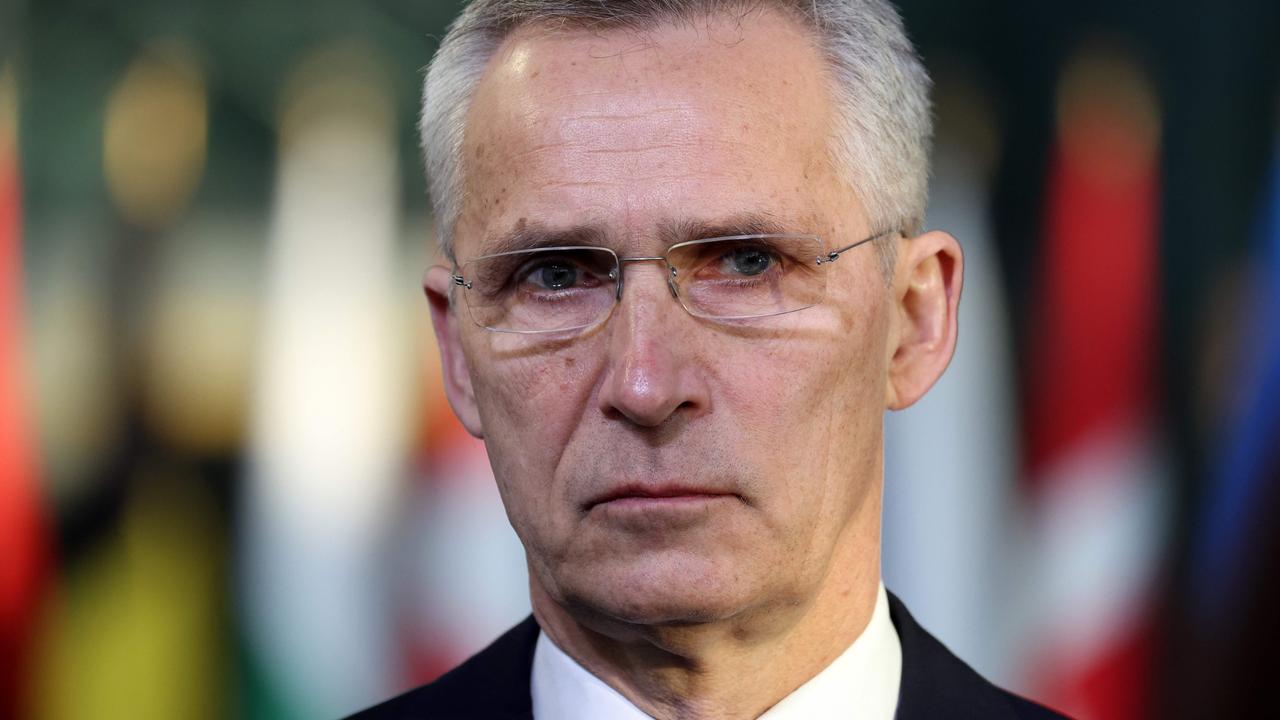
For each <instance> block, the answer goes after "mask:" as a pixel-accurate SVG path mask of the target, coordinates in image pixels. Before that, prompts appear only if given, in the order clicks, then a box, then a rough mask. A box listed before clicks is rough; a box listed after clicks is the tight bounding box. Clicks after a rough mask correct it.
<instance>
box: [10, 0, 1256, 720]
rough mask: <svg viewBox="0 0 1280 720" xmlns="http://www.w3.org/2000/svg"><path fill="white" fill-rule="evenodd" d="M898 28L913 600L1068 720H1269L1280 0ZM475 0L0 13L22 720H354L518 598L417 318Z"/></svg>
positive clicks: (901, 456) (968, 8) (901, 546)
mask: <svg viewBox="0 0 1280 720" xmlns="http://www.w3.org/2000/svg"><path fill="white" fill-rule="evenodd" d="M900 5H901V7H902V10H903V12H904V14H905V16H906V20H907V27H908V28H909V30H910V32H911V34H912V36H913V38H914V39H915V41H916V42H917V44H918V46H919V47H920V49H921V51H922V53H923V55H924V57H925V60H926V62H927V64H928V65H929V67H930V70H931V72H932V74H933V76H934V78H935V81H936V89H935V99H936V103H937V123H938V127H937V146H936V153H935V155H936V161H935V173H934V178H933V184H932V194H933V199H932V203H931V209H930V216H929V222H928V224H929V225H930V226H931V227H937V228H944V229H948V230H950V231H951V232H953V234H955V235H956V236H957V237H959V238H960V239H961V242H962V244H963V245H964V247H965V251H966V260H967V264H968V268H967V271H968V272H967V274H968V277H967V281H966V289H965V299H964V303H963V307H962V312H961V327H962V332H961V339H960V346H959V349H958V351H957V356H956V358H955V361H954V362H953V363H952V366H951V368H950V369H949V371H948V373H947V375H946V376H945V377H944V378H943V380H942V381H941V382H940V383H939V385H938V386H937V387H936V388H935V390H934V391H933V392H932V393H931V394H929V395H928V396H927V397H926V398H925V399H924V400H923V401H922V402H920V403H919V404H918V405H917V406H916V407H913V408H911V409H909V410H906V411H904V412H901V413H896V414H893V415H890V416H889V417H888V418H887V419H886V426H887V433H888V439H887V444H886V445H887V446H886V454H887V461H886V464H887V475H888V476H887V478H886V481H887V499H886V510H885V514H886V524H885V570H884V572H885V577H886V582H887V584H888V586H889V587H890V588H891V589H893V590H895V591H896V592H897V593H899V594H900V595H901V596H902V597H903V598H904V599H905V601H906V602H907V604H908V605H909V606H910V607H911V608H912V609H913V611H914V612H915V613H916V615H917V618H918V619H920V620H921V621H922V623H923V624H924V625H925V626H926V627H928V628H929V629H931V630H932V631H933V632H934V633H935V634H937V635H938V636H939V637H941V638H942V639H943V640H944V641H945V642H947V643H948V644H949V645H950V646H951V647H952V648H953V649H954V650H955V651H956V652H957V653H958V654H960V655H961V656H962V657H964V658H966V659H967V660H969V661H970V662H971V663H972V664H973V665H974V666H975V667H976V668H977V669H978V670H980V671H981V672H983V673H984V674H986V675H987V676H988V677H990V678H992V679H993V680H995V681H997V682H999V683H1002V684H1004V685H1006V686H1009V687H1011V688H1013V689H1016V690H1018V691H1021V692H1024V693H1027V694H1030V695H1032V696H1033V697H1036V698H1039V699H1041V700H1043V701H1045V702H1047V703H1049V704H1051V705H1053V706H1055V707H1058V708H1060V709H1062V710H1064V711H1067V712H1070V713H1072V714H1073V715H1076V716H1078V717H1081V718H1145V717H1175V718H1176V717H1187V718H1191V717H1250V716H1270V717H1276V716H1280V699H1278V698H1277V695H1276V694H1275V693H1274V691H1272V690H1270V689H1269V684H1270V682H1271V680H1272V678H1273V677H1274V675H1275V673H1276V671H1278V670H1280V618H1278V616H1277V613H1276V612H1275V610H1276V608H1277V607H1278V606H1280V567H1277V566H1280V524H1277V523H1275V522H1271V521H1270V518H1271V516H1272V515H1273V514H1275V513H1276V512H1278V511H1280V494H1278V493H1280V483H1278V482H1277V480H1280V144H1278V142H1277V141H1278V140H1280V122H1278V115H1277V110H1278V109H1280V5H1277V4H1276V3H1275V2H1274V1H1273V0H1259V1H1257V2H1246V1H1244V0H1237V1H1236V2H1226V3H1210V4H1208V5H1205V4H1202V3H1190V2H1155V1H1154V0H1141V1H1137V2H1130V3H1105V2H1100V1H1097V0H1094V1H1088V2H1052V3H1025V2H1014V1H1012V0H973V1H969V2H937V1H930V0H903V2H901V3H900ZM458 6H459V3H458V2H452V1H450V2H441V1H438V0H432V1H431V2H426V1H425V0H367V1H366V2H360V3H339V2H333V1H331V0H323V1H319V2H309V3H285V2H272V3H265V2H248V1H247V0H223V1H222V2H216V3H215V2H198V1H195V0H190V1H187V2H172V1H166V2H161V1H160V0H115V1H114V2H102V1H101V0H39V1H38V2H37V1H36V0H0V717H3V718H49V719H60V718H117V717H119V718H126V717H127V718H143V719H145V718H252V719H258V718H262V719H266V718H282V719H291V718H325V717H330V718H333V717H339V716H341V715H344V714H346V713H350V712H352V711H355V710H357V709H359V708H362V707H364V706H367V705H369V704H371V703H373V702H375V701H377V700H379V699H382V698H385V697H388V696H389V695H391V694H393V693H396V692H399V691H402V690H404V689H407V688H409V687H411V686H413V685H415V684H418V683H421V682H424V681H426V680H429V679H431V678H433V677H435V676H437V675H438V674H440V673H441V672H443V671H444V670H446V669H448V668H449V667H451V666H452V665H453V664H455V663H456V662H458V661H459V660H461V659H462V658H464V657H466V656H467V655H468V654H470V653H471V652H473V651H474V650H476V649H478V648H479V647H482V646H483V645H485V644H487V643H488V642H489V641H490V640H491V639H493V638H494V637H496V636H497V635H498V634H499V633H500V632H501V631H502V630H503V629H505V628H506V627H508V626H509V625H511V624H513V623H514V622H516V621H517V620H519V619H520V618H521V617H523V616H524V615H525V614H526V613H527V612H528V600H527V590H526V586H525V583H526V579H525V575H524V572H525V571H524V565H523V558H522V553H521V550H520V546H519V544H518V542H517V540H516V538H515V536H514V534H513V533H512V531H511V529H510V527H509V526H508V525H507V523H506V518H505V515H504V514H503V511H502V508H501V506H500V504H499V502H498V497H497V493H496V490H495V489H494V487H493V482H492V476H491V474H490V471H489V469H488V464H487V461H486V459H485V456H484V451H483V448H482V447H481V446H480V445H479V444H478V443H477V442H476V441H474V440H471V439H470V438H469V437H468V436H466V434H465V433H464V432H463V431H462V430H461V429H460V428H459V426H458V425H457V424H456V422H455V421H454V419H453V418H452V416H451V414H450V412H449V409H448V406H447V404H446V403H445V401H444V400H443V396H442V394H441V388H440V379H439V368H438V360H437V358H436V355H435V347H434V340H433V339H432V337H431V333H430V327H429V318H428V315H427V306H426V303H425V301H424V300H423V299H422V296H421V292H420V290H419V279H420V276H421V272H422V270H423V269H424V268H425V267H426V266H427V265H429V264H430V263H431V262H433V254H432V239H431V234H432V233H431V219H430V217H429V213H428V208H427V204H426V198H425V190H424V182H423V179H422V173H421V169H420V162H419V159H418V153H417V149H416V141H415V138H414V122H415V114H416V112H417V107H416V106H417V103H418V102H419V83H420V81H421V71H422V68H423V66H424V65H426V63H427V62H428V60H429V59H430V57H431V54H432V52H433V51H434V49H435V46H436V43H437V39H438V37H439V36H440V35H442V34H443V31H444V28H445V26H446V24H447V22H448V21H449V19H450V18H451V17H453V15H454V14H455V13H456V11H457V8H458Z"/></svg>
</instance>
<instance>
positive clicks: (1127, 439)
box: [1025, 49, 1168, 719]
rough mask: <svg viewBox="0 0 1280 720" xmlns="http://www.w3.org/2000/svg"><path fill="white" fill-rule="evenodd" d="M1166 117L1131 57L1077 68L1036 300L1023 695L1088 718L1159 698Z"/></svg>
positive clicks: (1062, 128) (1116, 714)
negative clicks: (1160, 238)
mask: <svg viewBox="0 0 1280 720" xmlns="http://www.w3.org/2000/svg"><path fill="white" fill-rule="evenodd" d="M1158 117H1159V115H1158V111H1157V108H1156V101H1155V98H1154V94H1153V91H1152V88H1151V87H1150V85H1149V84H1148V83H1147V81H1146V79H1145V78H1144V77H1143V75H1142V73H1141V72H1140V71H1139V70H1138V68H1137V67H1136V66H1135V65H1134V64H1133V62H1132V61H1131V60H1129V59H1128V57H1127V56H1126V55H1124V54H1122V53H1118V52H1113V51H1107V50H1096V49H1095V50H1086V51H1084V52H1081V53H1080V54H1079V55H1078V56H1077V57H1076V58H1075V59H1074V61H1073V62H1072V63H1070V64H1069V65H1068V67H1067V69H1066V70H1065V72H1064V75H1063V79H1062V85H1061V87H1060V89H1059V98H1058V129H1057V138H1056V142H1055V146H1054V149H1053V156H1052V161H1051V162H1052V165H1051V170H1050V173H1051V174H1050V177H1049V182H1048V190H1047V191H1048V200H1047V203H1046V211H1047V217H1046V228H1045V231H1046V236H1045V242H1044V246H1043V251H1042V256H1041V261H1042V262H1041V265H1040V272H1039V282H1038V283H1037V284H1036V285H1034V288H1035V289H1034V291H1033V297H1032V298H1031V301H1032V302H1033V303H1034V305H1033V308H1032V310H1031V312H1030V317H1031V318H1032V323H1033V326H1032V327H1031V328H1030V331H1029V333H1028V341H1029V343H1030V347H1029V348H1028V352H1027V354H1026V356H1027V358H1028V365H1027V367H1026V378H1027V383H1028V384H1027V388H1026V398H1025V399H1026V417H1027V422H1026V424H1025V428H1026V433H1025V435H1026V442H1027V447H1026V456H1025V457H1026V472H1027V474H1028V480H1029V486H1028V492H1029V493H1030V494H1031V502H1032V504H1033V508H1034V513H1035V517H1034V520H1033V522H1032V524H1031V527H1032V528H1033V529H1034V533H1035V535H1036V538H1035V541H1034V542H1033V545H1032V547H1034V548H1035V551H1034V556H1033V557H1031V558H1030V559H1029V562H1030V567H1032V568H1034V572H1035V573H1037V574H1038V575H1039V578H1038V579H1037V580H1035V581H1033V582H1032V583H1031V584H1030V585H1029V588H1030V589H1031V591H1032V593H1033V594H1032V595H1031V597H1029V598H1028V600H1029V603H1028V605H1027V607H1026V613H1027V617H1026V621H1027V622H1028V623H1029V624H1030V625H1029V631H1028V632H1027V633H1026V634H1025V638H1026V641H1027V642H1028V645H1027V647H1026V648H1025V651H1026V653H1027V656H1028V661H1029V662H1028V665H1027V667H1028V668H1029V669H1030V672H1031V677H1030V678H1029V680H1028V682H1029V684H1028V685H1027V687H1028V688H1029V689H1030V690H1031V692H1032V693H1033V694H1034V696H1035V697H1037V698H1039V699H1041V700H1043V701H1045V702H1047V703H1049V704H1050V705H1052V706H1055V707H1058V708H1060V709H1062V710H1064V711H1066V712H1067V713H1069V714H1071V715H1074V716H1078V717H1081V718H1085V719H1090V718H1103V719H1107V718H1134V717H1140V716H1143V715H1144V714H1145V703H1146V695H1147V691H1148V687H1147V686H1148V674H1149V672H1150V663H1151V647H1150V645H1151V638H1150V628H1151V623H1152V610H1153V595H1154V593H1155V591H1156V588H1155V587H1154V581H1155V573H1156V571H1157V563H1158V562H1159V560H1160V552H1161V549H1162V548H1161V545H1162V542H1163V539H1164V534H1165V530H1166V515H1167V503H1168V498H1167V487H1166V484H1165V476H1166V473H1165V472H1164V470H1163V468H1162V453H1161V449H1160V437H1159V428H1158V427H1157V426H1156V424H1155V422H1154V418H1155V417H1156V408H1155V407H1154V399H1153V398H1154V391H1155V390H1156V388H1157V386H1158V381H1159V376H1160V372H1161V368H1160V364H1159V360H1160V352H1159V351H1158V348H1157V344H1156V343H1157V340H1158V338H1157V334H1156V327H1157V314H1156V310H1157V308H1156V301H1157V291H1158V287H1157V281H1158V275H1157V271H1158V262H1157V254H1156V238H1157V226H1156V223H1157V218H1158V196H1159V188H1158V177H1159V169H1158V167H1157V160H1156V158H1157V148H1158V145H1159V124H1158ZM1032 577H1035V575H1032Z"/></svg>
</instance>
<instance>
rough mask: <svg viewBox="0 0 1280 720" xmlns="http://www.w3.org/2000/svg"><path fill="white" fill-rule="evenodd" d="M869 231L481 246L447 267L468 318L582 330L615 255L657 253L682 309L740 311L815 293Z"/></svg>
mask: <svg viewBox="0 0 1280 720" xmlns="http://www.w3.org/2000/svg"><path fill="white" fill-rule="evenodd" d="M888 234H889V233H888V232H882V233H878V234H876V235H872V236H871V237H868V238H865V239H863V240H859V241H858V242H856V243H853V244H852V245H846V246H845V247H842V248H839V249H837V250H830V251H825V250H823V244H822V240H821V239H820V238H818V237H817V236H816V235H732V236H728V237H715V238H706V239H701V240H690V241H687V242H682V243H677V244H675V245H672V246H671V247H669V248H667V251H666V253H665V254H663V255H659V256H654V257H620V256H619V255H618V254H617V253H615V252H614V251H613V250H610V249H609V248H603V247H589V246H564V247H544V248H535V249H531V250H513V251H509V252H502V253H495V254H492V255H481V256H480V257H476V258H472V259H471V260H469V261H467V262H465V263H463V264H462V265H461V266H459V267H458V268H457V269H456V270H455V271H454V273H453V275H452V279H453V283H454V284H455V285H457V286H459V287H461V288H463V290H464V291H465V296H466V304H467V307H468V308H469V312H470V315H471V319H472V321H474V322H475V324H477V325H479V326H480V327H482V328H484V329H486V330H491V331H493V332H505V333H522V334H533V333H548V332H567V331H573V330H586V329H588V328H591V327H594V326H595V325H597V324H599V323H602V322H604V321H605V320H606V319H607V318H608V317H609V315H610V314H611V313H612V312H613V308H614V306H615V305H617V304H618V303H619V302H620V301H621V300H622V287H623V273H622V267H623V263H632V262H662V263H664V264H665V265H666V267H667V288H668V289H669V290H670V291H671V296H672V297H673V298H675V299H676V300H677V301H678V302H679V303H680V306H681V307H683V308H684V309H685V310H686V311H688V313H689V314H690V315H693V316H694V317H699V318H707V319H710V320H746V319H751V318H762V317H770V316H773V315H784V314H786V313H792V312H796V311H797V310H804V309H805V308H808V307H813V306H814V305H817V304H818V303H820V302H822V300H823V298H824V297H825V296H826V289H827V273H826V267H827V266H828V265H830V264H831V263H833V262H835V261H836V260H838V259H839V258H840V256H841V255H842V254H844V253H845V252H848V251H849V250H852V249H853V248H856V247H858V246H859V245H864V244H866V243H869V242H871V241H873V240H876V239H878V238H881V237H884V236H885V235H888Z"/></svg>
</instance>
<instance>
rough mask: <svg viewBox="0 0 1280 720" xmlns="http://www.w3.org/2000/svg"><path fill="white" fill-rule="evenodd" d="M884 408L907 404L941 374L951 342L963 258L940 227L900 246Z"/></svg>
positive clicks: (951, 348) (957, 247)
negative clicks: (939, 230) (938, 229)
mask: <svg viewBox="0 0 1280 720" xmlns="http://www.w3.org/2000/svg"><path fill="white" fill-rule="evenodd" d="M899 250H900V251H899V254H898V262H897V264H896V269H895V274H894V282H893V301H894V308H893V317H892V320H891V322H892V323H893V327H892V328H891V332H890V335H889V337H890V345H889V348H888V352H889V373H888V375H889V377H888V383H887V386H886V388H885V407H886V408H888V409H890V410H900V409H902V408H905V407H909V406H910V405H912V404H913V403H915V402H916V401H917V400H919V399H920V398H921V397H923V396H924V394H925V393H926V392H927V391H928V390H929V388H930V387H932V386H933V384H934V383H935V382H936V381H937V380H938V378H939V377H941V376H942V372H943V371H944V370H946V368H947V364H948V363H950V362H951V355H952V353H953V352H954V351H955V347H956V335H957V332H958V313H959V309H960V290H961V286H962V284H963V277H964V259H963V255H962V254H961V251H960V244H959V243H958V242H956V239H955V238H953V237H951V236H950V235H948V234H947V233H944V232H937V231H935V232H928V233H925V234H924V235H920V236H917V237H914V238H911V239H909V240H907V241H905V242H904V243H903V245H902V247H901V248H900V249H899Z"/></svg>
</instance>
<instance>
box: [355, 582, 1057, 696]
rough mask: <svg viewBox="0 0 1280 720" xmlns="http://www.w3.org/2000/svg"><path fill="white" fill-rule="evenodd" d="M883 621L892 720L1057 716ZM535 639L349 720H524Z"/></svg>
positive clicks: (495, 647) (512, 642) (495, 651)
mask: <svg viewBox="0 0 1280 720" xmlns="http://www.w3.org/2000/svg"><path fill="white" fill-rule="evenodd" d="M889 616H890V617H891V618H892V619H893V625H894V627H895V628H896V629H897V631H898V639H899V640H901V642H902V683H901V685H900V689H899V691H898V711H897V714H896V717H897V718H899V720H914V719H915V718H930V719H932V718H1059V717H1062V716H1061V715H1058V714H1057V713H1055V712H1052V711H1050V710H1047V709H1045V708H1043V707H1041V706H1039V705H1036V704H1035V703H1033V702H1031V701H1029V700H1025V699H1023V698H1020V697H1018V696H1017V695H1014V694H1012V693H1009V692H1006V691H1004V690H1001V689H1000V688H998V687H996V686H995V685H992V684H991V683H989V682H987V681H986V680H984V679H983V678H982V676H980V675H978V673H976V672H974V670H973V668H970V667H969V666H968V665H966V664H965V663H964V661H962V660H960V658H957V657H956V656H955V655H952V654H951V651H949V650H947V649H946V648H945V647H943V645H942V643H940V642H938V640H937V639H936V638H934V637H933V636H932V635H930V634H929V633H927V632H925V630H924V628H922V627H920V626H919V625H918V624H917V623H916V621H915V619H914V618H912V617H911V613H909V612H907V608H906V607H905V606H904V605H903V604H902V601H901V600H899V599H898V598H897V597H895V596H894V595H893V594H890V595H889ZM537 639H538V625H537V623H535V622H534V620H533V617H532V616H530V617H528V618H526V619H525V620H524V622H522V623H520V624H519V625H517V626H515V627H514V628H512V629H510V630H508V631H507V633H506V634H505V635H503V636H502V637H500V638H498V639H497V640H495V641H494V643H493V644H492V645H490V646H489V647H487V648H485V649H484V650H481V651H480V652H479V653H478V654H477V655H475V656H474V657H472V658H471V659H470V660H468V661H466V662H465V663H463V664H462V665H459V666H458V667H457V668H455V669H454V670H452V671H451V672H449V673H447V674H445V675H444V676H443V677H441V678H440V679H439V680H436V681H435V682H433V683H431V684H430V685H424V686H422V687H420V688H418V689H416V690H410V691H409V692H407V693H405V694H404V695H401V696H399V697H397V698H394V699H392V700H388V701H387V702H385V703H382V704H381V705H377V706H375V707H372V708H369V709H368V710H365V711H363V712H360V713H357V714H356V715H353V716H352V718H351V720H418V719H419V718H421V719H423V720H428V719H429V720H435V719H436V718H440V719H441V720H471V719H475V720H481V719H483V720H516V719H519V720H529V719H530V718H532V717H533V701H532V699H531V698H530V696H529V676H530V673H531V672H532V671H533V648H534V644H535V643H536V642H537ZM542 720H551V719H542Z"/></svg>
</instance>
